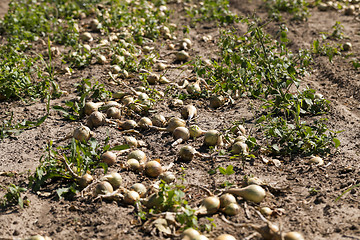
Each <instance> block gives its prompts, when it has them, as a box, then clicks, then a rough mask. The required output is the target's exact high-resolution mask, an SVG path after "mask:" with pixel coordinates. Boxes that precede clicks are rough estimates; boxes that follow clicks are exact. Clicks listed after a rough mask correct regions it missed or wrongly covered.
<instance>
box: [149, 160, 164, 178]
mask: <svg viewBox="0 0 360 240" xmlns="http://www.w3.org/2000/svg"><path fill="white" fill-rule="evenodd" d="M162 171H163V169H162V166H161V164H160V163H159V162H157V161H150V162H147V163H146V164H145V174H146V175H147V176H149V177H158V176H159V175H160V174H161V173H162Z"/></svg>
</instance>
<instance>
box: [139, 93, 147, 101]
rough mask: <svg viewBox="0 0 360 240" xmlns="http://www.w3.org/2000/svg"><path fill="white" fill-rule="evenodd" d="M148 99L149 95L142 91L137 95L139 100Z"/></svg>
mask: <svg viewBox="0 0 360 240" xmlns="http://www.w3.org/2000/svg"><path fill="white" fill-rule="evenodd" d="M148 99H149V96H148V95H147V94H146V93H144V92H142V93H140V94H139V95H138V100H139V101H141V102H144V101H145V100H148Z"/></svg>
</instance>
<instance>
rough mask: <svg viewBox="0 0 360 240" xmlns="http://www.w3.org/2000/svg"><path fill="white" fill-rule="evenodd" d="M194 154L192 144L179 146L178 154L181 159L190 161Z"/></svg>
mask: <svg viewBox="0 0 360 240" xmlns="http://www.w3.org/2000/svg"><path fill="white" fill-rule="evenodd" d="M195 154H196V150H195V148H193V147H192V146H183V147H181V148H180V151H179V154H178V156H179V159H180V160H181V161H184V162H190V161H191V160H193V158H194V156H195Z"/></svg>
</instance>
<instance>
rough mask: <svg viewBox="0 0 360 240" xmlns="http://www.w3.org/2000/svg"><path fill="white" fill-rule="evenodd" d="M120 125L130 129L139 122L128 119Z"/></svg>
mask: <svg viewBox="0 0 360 240" xmlns="http://www.w3.org/2000/svg"><path fill="white" fill-rule="evenodd" d="M120 127H121V128H122V129H124V130H130V129H134V128H136V127H137V123H136V122H135V121H134V120H131V119H129V120H126V121H124V122H122V123H121V124H120Z"/></svg>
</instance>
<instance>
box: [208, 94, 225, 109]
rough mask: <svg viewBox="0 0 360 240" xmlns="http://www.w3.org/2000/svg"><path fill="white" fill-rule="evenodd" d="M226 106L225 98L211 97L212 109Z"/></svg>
mask: <svg viewBox="0 0 360 240" xmlns="http://www.w3.org/2000/svg"><path fill="white" fill-rule="evenodd" d="M222 105H224V97H223V96H211V97H210V107H211V108H218V107H221V106H222Z"/></svg>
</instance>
